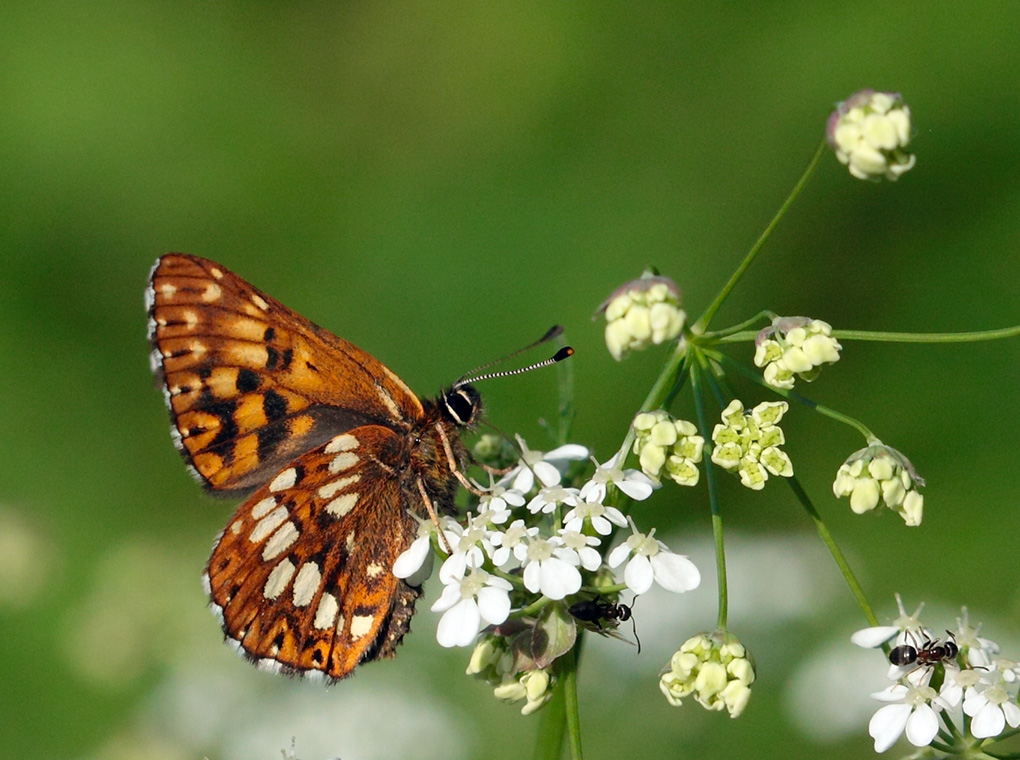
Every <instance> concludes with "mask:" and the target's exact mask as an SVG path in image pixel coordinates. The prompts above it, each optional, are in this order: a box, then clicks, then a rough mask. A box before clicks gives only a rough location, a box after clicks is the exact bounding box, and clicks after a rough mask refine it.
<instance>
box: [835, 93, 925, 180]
mask: <svg viewBox="0 0 1020 760" xmlns="http://www.w3.org/2000/svg"><path fill="white" fill-rule="evenodd" d="M826 137H827V139H828V141H829V146H830V147H831V148H832V149H833V150H834V151H835V152H836V158H838V159H839V160H840V162H842V163H843V164H845V165H846V166H847V167H848V168H849V170H850V173H851V174H852V175H853V176H855V177H857V178H858V179H871V180H879V179H881V178H883V177H884V178H886V179H888V180H895V179H898V178H899V176H900V175H901V174H903V173H904V172H906V171H909V170H910V169H911V168H912V167H913V166H914V162H915V160H916V157H915V156H914V155H913V154H911V153H908V152H907V150H906V148H907V145H908V144H909V143H910V109H909V108H908V107H907V106H906V105H905V104H904V102H903V98H901V97H900V95H899V93H895V92H875V91H874V90H861V91H860V92H857V93H854V94H853V95H851V96H850V97H849V98H847V99H846V100H844V101H843V102H842V103H839V104H837V106H836V110H835V111H833V113H832V115H831V116H830V117H829V121H828V124H827V126H826Z"/></svg>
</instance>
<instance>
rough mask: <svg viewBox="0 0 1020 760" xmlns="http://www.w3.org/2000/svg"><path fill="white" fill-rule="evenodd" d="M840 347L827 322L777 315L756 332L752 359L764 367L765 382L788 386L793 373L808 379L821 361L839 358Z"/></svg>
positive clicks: (819, 365) (813, 375) (791, 381)
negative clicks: (767, 325) (769, 323)
mask: <svg viewBox="0 0 1020 760" xmlns="http://www.w3.org/2000/svg"><path fill="white" fill-rule="evenodd" d="M842 348H843V347H842V346H841V345H840V344H839V343H838V342H837V341H836V339H835V338H833V337H832V326H831V325H829V323H827V322H823V321H821V320H820V319H811V318H810V317H777V318H776V319H774V320H772V324H771V326H769V327H766V328H765V329H764V330H762V331H761V332H760V333H758V337H757V338H756V339H755V350H754V363H755V366H757V367H763V368H764V372H763V373H762V374H763V376H764V378H765V382H766V383H768V384H769V385H771V386H773V387H774V388H784V389H786V390H789V389H790V388H792V387H793V384H794V376H796V377H799V378H800V379H801V380H803V381H804V382H807V383H810V382H811V381H812V380H814V379H815V378H816V377H818V374H819V372H820V371H821V369H820V368H821V366H822V365H823V364H834V363H835V362H837V361H839V352H840V351H841V350H842Z"/></svg>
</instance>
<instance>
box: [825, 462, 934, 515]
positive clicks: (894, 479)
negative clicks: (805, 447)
mask: <svg viewBox="0 0 1020 760" xmlns="http://www.w3.org/2000/svg"><path fill="white" fill-rule="evenodd" d="M923 485H924V479H923V478H922V477H921V476H920V475H918V474H917V471H916V470H914V465H912V464H911V463H910V460H909V459H907V458H906V457H905V456H903V454H901V453H900V452H898V451H897V450H896V449H894V448H891V447H889V446H886V445H884V444H882V443H876V444H873V445H871V446H868V447H866V448H863V449H861V450H860V451H856V452H854V453H853V454H851V455H850V457H849V458H848V459H847V460H846V462H844V463H843V464H842V465H841V466H840V468H839V471H838V472H837V473H836V480H835V481H834V482H833V484H832V492H833V493H834V494H835V495H836V497H837V498H839V497H843V496H849V497H850V509H852V510H853V511H854V512H855V513H857V514H859V515H860V514H863V513H865V512H870V511H871V510H873V509H875V508H876V507H877V506H878V505H879V504H885V506H887V507H888V508H889V509H891V510H893V511H894V512H897V513H898V514H899V515H900V517H902V518H903V521H904V522H905V523H906V524H907V525H910V526H916V525H920V524H921V518H922V517H923V514H924V497H923V496H922V495H921V493H920V492H919V491H918V490H917V489H918V487H919V486H923Z"/></svg>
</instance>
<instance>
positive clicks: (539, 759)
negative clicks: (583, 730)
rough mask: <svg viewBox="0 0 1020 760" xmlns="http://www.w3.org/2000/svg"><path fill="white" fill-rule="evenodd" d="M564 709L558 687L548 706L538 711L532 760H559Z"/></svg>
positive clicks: (560, 688) (560, 691) (561, 689)
mask: <svg viewBox="0 0 1020 760" xmlns="http://www.w3.org/2000/svg"><path fill="white" fill-rule="evenodd" d="M560 659H563V658H562V657H561V658H560ZM566 709H567V708H566V695H565V693H564V689H563V686H562V685H560V686H558V687H557V688H556V689H555V690H554V691H553V695H552V699H550V700H549V704H547V705H546V706H545V707H543V708H542V709H541V710H540V711H539V712H540V716H539V723H538V735H537V736H536V737H535V751H534V753H533V754H532V758H534V760H559V759H560V757H561V751H560V750H561V749H562V747H563V737H564V736H565V735H566V728H567V715H566Z"/></svg>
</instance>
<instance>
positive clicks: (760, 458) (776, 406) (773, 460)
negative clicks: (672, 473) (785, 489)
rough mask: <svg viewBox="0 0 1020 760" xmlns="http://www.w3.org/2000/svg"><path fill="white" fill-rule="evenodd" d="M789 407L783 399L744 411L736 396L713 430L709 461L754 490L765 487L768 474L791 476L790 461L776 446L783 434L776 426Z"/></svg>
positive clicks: (778, 445)
mask: <svg viewBox="0 0 1020 760" xmlns="http://www.w3.org/2000/svg"><path fill="white" fill-rule="evenodd" d="M789 408H790V407H789V405H788V404H787V403H786V402H785V401H765V402H762V403H761V404H758V406H756V407H755V408H754V409H752V410H751V412H750V413H749V414H745V413H744V405H743V404H742V403H741V402H740V401H739V400H738V399H734V400H733V401H731V402H730V403H729V405H728V406H727V407H726V409H724V410H723V413H722V419H723V421H722V423H721V424H719V425H716V426H715V429H714V430H713V431H712V441H713V443H714V444H715V446H714V447H713V449H712V461H713V462H715V463H716V464H717V465H719V466H720V467H722V468H723V469H724V470H726V471H728V472H732V473H735V474H736V475H738V476H739V477H740V482H741V483H742V484H743V485H744V486H745V487H747V488H750V489H752V490H754V491H759V490H761V489H762V488H764V487H765V482H766V481H767V480H768V479H769V474H772V475H777V476H780V477H784V478H788V477H790V476H792V475H793V462H791V461H790V457H789V456H788V455H787V454H786V452H784V451H783V450H782V449H780V448H779V447H780V446H781V445H782V444H783V443H785V442H786V436H785V435H784V434H783V431H782V429H781V428H780V427H779V426H778V423H779V421H780V420H782V418H783V415H784V414H786V412H787V410H788V409H789Z"/></svg>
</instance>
